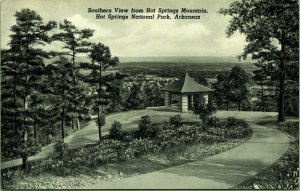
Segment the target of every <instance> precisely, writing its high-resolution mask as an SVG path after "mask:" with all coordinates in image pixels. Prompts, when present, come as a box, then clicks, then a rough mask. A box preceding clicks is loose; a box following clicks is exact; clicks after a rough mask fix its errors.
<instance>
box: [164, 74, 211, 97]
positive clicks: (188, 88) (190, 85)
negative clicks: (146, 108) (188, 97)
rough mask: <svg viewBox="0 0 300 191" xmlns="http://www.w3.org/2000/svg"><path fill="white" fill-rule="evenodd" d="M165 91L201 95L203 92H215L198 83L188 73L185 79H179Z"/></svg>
mask: <svg viewBox="0 0 300 191" xmlns="http://www.w3.org/2000/svg"><path fill="white" fill-rule="evenodd" d="M163 90H164V91H170V92H176V93H201V92H212V91H214V90H212V89H210V88H208V87H205V86H203V85H201V84H199V83H197V82H196V81H195V80H194V79H193V78H191V77H190V76H189V75H188V74H187V73H186V74H185V76H184V77H181V78H179V80H177V81H176V82H174V83H173V84H170V85H168V86H166V87H165V88H164V89H163Z"/></svg>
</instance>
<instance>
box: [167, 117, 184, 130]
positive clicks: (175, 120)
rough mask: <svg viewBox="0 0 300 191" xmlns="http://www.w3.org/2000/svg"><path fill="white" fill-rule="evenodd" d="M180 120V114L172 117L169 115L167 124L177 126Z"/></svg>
mask: <svg viewBox="0 0 300 191" xmlns="http://www.w3.org/2000/svg"><path fill="white" fill-rule="evenodd" d="M181 122H182V117H181V115H175V116H173V117H170V120H169V124H170V125H174V126H175V127H178V126H179V125H180V124H181Z"/></svg>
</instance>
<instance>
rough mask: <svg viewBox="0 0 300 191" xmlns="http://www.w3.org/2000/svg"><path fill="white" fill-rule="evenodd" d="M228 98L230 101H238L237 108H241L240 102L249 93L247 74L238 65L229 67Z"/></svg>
mask: <svg viewBox="0 0 300 191" xmlns="http://www.w3.org/2000/svg"><path fill="white" fill-rule="evenodd" d="M228 78H229V85H230V89H229V90H227V91H229V92H230V99H231V101H232V102H237V103H238V110H239V111H240V110H241V103H242V101H245V100H246V99H247V96H248V94H249V90H248V87H247V86H248V83H249V75H248V74H247V73H246V71H245V70H244V69H242V68H241V67H240V66H235V67H233V68H232V69H231V71H230V73H229V75H228Z"/></svg>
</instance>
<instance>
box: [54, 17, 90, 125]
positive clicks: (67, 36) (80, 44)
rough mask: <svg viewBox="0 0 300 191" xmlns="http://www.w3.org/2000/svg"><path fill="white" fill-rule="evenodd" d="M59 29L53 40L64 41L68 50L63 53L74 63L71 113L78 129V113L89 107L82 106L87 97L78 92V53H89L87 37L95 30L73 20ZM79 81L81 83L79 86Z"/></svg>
mask: <svg viewBox="0 0 300 191" xmlns="http://www.w3.org/2000/svg"><path fill="white" fill-rule="evenodd" d="M59 29H60V30H62V32H59V33H56V34H54V35H53V36H52V38H53V40H57V41H61V42H64V44H65V45H64V46H63V49H67V50H68V52H61V53H60V54H61V55H67V56H70V57H71V62H72V65H73V71H72V76H73V87H74V88H73V96H74V97H73V98H74V104H73V107H72V110H70V114H71V115H72V118H73V121H72V128H74V126H75V123H76V124H77V125H76V126H77V129H78V128H80V127H79V119H78V115H80V114H84V113H86V110H87V108H84V107H80V106H83V105H84V104H85V103H80V102H81V101H84V100H85V97H80V96H82V95H83V94H78V91H80V90H81V88H80V87H79V86H80V85H82V84H81V83H80V82H79V81H78V76H79V75H80V74H79V69H80V67H79V66H77V65H76V55H77V54H78V53H88V52H89V51H90V46H91V45H92V43H90V42H88V41H87V39H89V38H90V37H92V36H93V33H94V30H91V29H82V30H79V29H78V28H77V27H76V26H75V25H73V24H72V22H70V21H68V20H66V19H65V20H64V22H63V23H62V24H59ZM78 83H80V85H79V86H77V85H78Z"/></svg>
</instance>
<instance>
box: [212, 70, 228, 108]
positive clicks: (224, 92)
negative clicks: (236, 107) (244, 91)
mask: <svg viewBox="0 0 300 191" xmlns="http://www.w3.org/2000/svg"><path fill="white" fill-rule="evenodd" d="M212 87H213V89H214V90H215V91H214V92H213V97H214V98H215V100H216V102H217V104H218V106H221V105H222V104H223V103H225V104H226V110H227V111H228V109H229V102H230V100H231V94H230V92H231V91H230V89H231V86H230V83H229V73H224V74H220V75H218V76H217V81H216V82H215V83H213V84H212Z"/></svg>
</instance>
